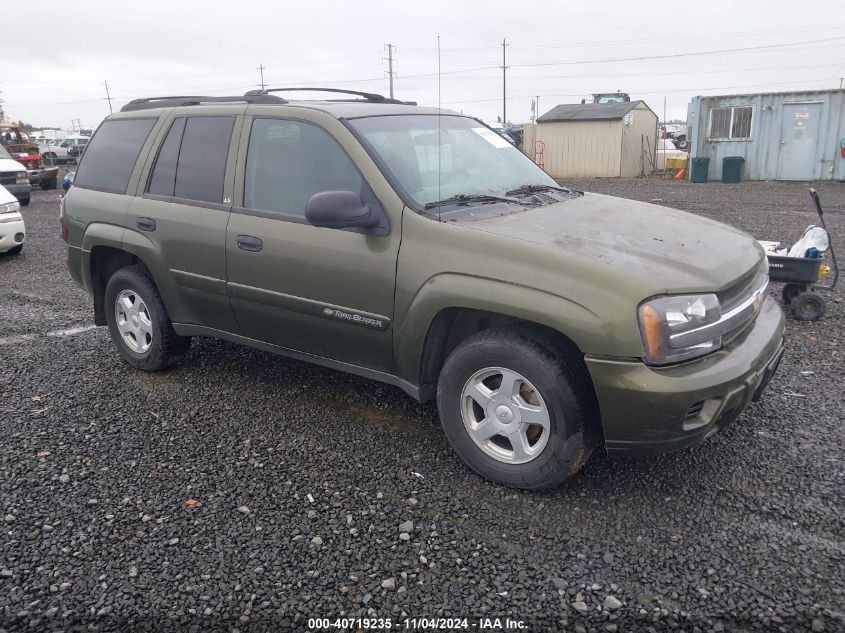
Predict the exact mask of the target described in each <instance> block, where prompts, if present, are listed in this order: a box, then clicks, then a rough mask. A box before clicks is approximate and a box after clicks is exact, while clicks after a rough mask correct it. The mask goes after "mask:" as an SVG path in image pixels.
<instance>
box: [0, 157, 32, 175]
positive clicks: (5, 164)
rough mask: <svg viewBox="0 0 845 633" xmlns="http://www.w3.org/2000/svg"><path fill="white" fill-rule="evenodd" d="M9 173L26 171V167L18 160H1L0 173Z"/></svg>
mask: <svg viewBox="0 0 845 633" xmlns="http://www.w3.org/2000/svg"><path fill="white" fill-rule="evenodd" d="M7 171H26V167H24V166H23V165H21V164H20V163H19V162H18V161H16V160H11V159H9V158H0V172H7Z"/></svg>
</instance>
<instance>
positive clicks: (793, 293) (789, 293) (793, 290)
mask: <svg viewBox="0 0 845 633" xmlns="http://www.w3.org/2000/svg"><path fill="white" fill-rule="evenodd" d="M803 290H804V287H803V286H802V285H801V284H786V285H785V286H784V287H783V291H782V292H781V297H782V298H783V302H784V303H785V304H786V305H789V304H790V303H792V300H793V299H795V297H797V296H798V295H799V294H800V293H801V292H802V291H803Z"/></svg>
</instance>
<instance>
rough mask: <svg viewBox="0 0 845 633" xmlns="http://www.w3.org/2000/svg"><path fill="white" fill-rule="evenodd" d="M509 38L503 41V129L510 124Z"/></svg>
mask: <svg viewBox="0 0 845 633" xmlns="http://www.w3.org/2000/svg"><path fill="white" fill-rule="evenodd" d="M507 42H508V40H507V38H505V39H503V40H502V127H503V128H505V127H506V126H507V124H508V77H507V73H508V64H507V47H508V43H507Z"/></svg>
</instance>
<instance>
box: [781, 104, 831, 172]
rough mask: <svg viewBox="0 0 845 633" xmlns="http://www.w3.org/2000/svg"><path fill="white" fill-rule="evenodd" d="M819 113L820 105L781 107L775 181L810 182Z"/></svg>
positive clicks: (789, 105) (813, 164)
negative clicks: (776, 177) (781, 117)
mask: <svg viewBox="0 0 845 633" xmlns="http://www.w3.org/2000/svg"><path fill="white" fill-rule="evenodd" d="M821 111H822V104H821V103H801V104H797V103H791V104H790V103H788V104H785V105H784V106H783V120H782V121H781V127H780V155H779V156H778V180H812V179H813V177H814V174H815V169H816V143H817V142H818V138H819V123H820V119H821Z"/></svg>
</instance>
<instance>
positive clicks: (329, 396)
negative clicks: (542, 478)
mask: <svg viewBox="0 0 845 633" xmlns="http://www.w3.org/2000/svg"><path fill="white" fill-rule="evenodd" d="M571 184H573V185H576V186H579V187H583V188H587V189H590V190H593V191H600V192H606V193H612V194H616V195H622V196H627V197H633V198H638V199H641V200H646V201H652V202H657V203H659V204H668V205H673V206H677V207H680V208H685V209H689V210H692V211H695V212H698V213H702V214H704V215H707V216H709V217H713V218H716V219H720V220H722V221H726V222H729V223H731V224H734V225H736V226H739V227H741V228H743V229H746V230H749V231H751V232H753V233H754V234H755V235H756V236H757V237H760V238H769V239H784V240H794V239H797V237H798V236H799V235H800V233H801V232H802V231H803V229H804V228H805V226H806V225H807V224H810V223H811V222H812V221H813V217H814V216H813V214H812V210H811V207H810V206H809V202H810V201H809V197H808V196H807V195H806V193H805V189H804V187H803V186H801V185H798V184H783V183H781V184H771V183H749V184H742V185H732V186H727V185H724V186H723V185H720V184H708V185H698V186H695V185H690V184H687V183H675V182H671V181H668V182H667V181H660V180H621V181H589V182H586V183H571ZM819 190H820V194H821V195H822V198H823V200H824V201H825V202H826V206H827V209H828V211H829V215H828V223H829V226H830V228H831V231H832V233H833V234H834V236H836V237H838V238H839V239H838V241H837V244H838V245H840V248H841V249H842V252H843V257H845V244H843V243H842V241H841V236H842V235H845V222H844V221H843V219H845V188H843V186H842V185H825V186H822V187H820V188H819ZM57 199H58V196H57V195H56V194H54V193H53V192H48V193H42V192H35V193H34V195H33V202H32V204H31V205H30V206H29V207H26V208H25V209H24V210H23V212H24V215H25V218H26V220H27V228H28V232H29V241H28V242H27V245H26V246H25V247H24V251H23V253H22V254H21V255H20V256H19V257H18V258H16V259H11V258H7V257H2V256H0V392H2V399H0V629H3V630H7V631H18V630H26V631H41V630H86V631H112V630H115V631H116V630H126V629H132V630H171V629H176V628H183V629H186V630H211V629H221V630H234V629H237V630H240V631H252V630H256V631H258V630H267V629H272V630H290V629H293V630H303V629H305V628H306V627H307V624H308V618H309V617H328V618H332V619H334V618H336V617H344V616H345V617H358V616H360V617H368V616H369V617H391V618H393V620H394V622H395V621H397V620H403V619H404V618H405V617H409V618H410V617H417V618H419V617H423V616H426V617H434V616H452V617H466V618H469V624H472V623H473V622H475V623H477V622H478V618H485V617H489V618H495V617H499V618H505V617H510V618H511V619H519V620H523V621H525V622H526V623H528V625H529V627H530V630H543V631H545V630H567V631H598V632H603V631H607V632H612V631H632V630H644V631H651V630H656V631H663V630H684V631H711V630H712V631H721V630H724V631H733V630H743V631H745V630H759V629H762V630H774V631H784V632H789V631H799V630H808V631H809V630H812V631H837V630H839V631H841V630H843V629H845V607H843V604H845V545H843V534H845V509H844V508H843V498H845V466H843V464H845V459H843V458H845V450H843V447H845V428H844V427H843V424H842V419H843V396H842V386H841V385H842V383H843V380H845V371H844V370H845V364H843V358H842V356H843V353H845V351H843V350H845V345H843V343H845V339H844V338H843V335H845V329H843V322H842V316H843V309H842V308H843V304H842V303H841V298H842V293H841V292H839V293H838V294H837V296H836V298H835V301H831V302H830V303H829V305H828V316H827V317H826V318H825V319H824V320H823V321H820V322H818V323H811V324H807V323H798V322H795V321H793V320H789V321H788V326H787V331H788V337H789V338H788V344H787V345H788V348H787V356H786V358H785V359H784V361H783V363H782V364H781V367H780V369H779V371H778V373H777V374H776V376H775V377H774V379H773V381H772V383H771V385H770V387H769V390H768V393H767V395H766V397H765V398H764V399H763V401H762V402H760V403H758V404H756V405H753V406H752V407H751V408H750V409H749V410H748V411H747V412H746V413H745V414H744V415H743V416H742V417H741V418H740V419H739V420H738V422H737V423H736V424H735V425H733V426H732V427H730V428H729V429H727V430H726V431H725V432H724V433H722V434H720V435H718V436H716V437H713V438H711V439H710V440H708V441H706V442H704V443H703V444H701V445H699V446H696V447H694V448H692V449H690V450H686V451H684V452H681V453H678V454H672V455H666V456H660V457H653V458H644V459H636V460H635V459H614V460H612V461H611V460H609V459H607V458H606V457H603V456H600V455H596V456H594V457H593V458H592V459H591V460H590V462H589V463H588V465H587V467H586V468H585V469H584V470H583V472H581V473H580V474H579V475H577V476H576V477H574V478H573V479H572V480H571V481H570V482H569V483H568V484H567V485H565V486H563V487H561V488H560V489H558V490H554V491H551V492H547V493H542V494H537V493H533V494H531V493H521V492H515V491H513V490H509V489H505V488H501V487H497V486H494V485H491V484H488V483H485V482H484V481H481V480H480V479H479V478H478V477H476V476H475V475H474V474H473V473H471V472H470V471H468V470H467V469H466V468H465V467H463V466H462V465H461V463H460V462H459V460H458V459H457V457H456V456H455V455H454V454H453V453H452V452H451V451H450V449H449V447H448V446H447V444H446V440H445V439H444V437H443V435H442V433H441V431H440V429H439V422H438V420H437V415H436V410H435V408H434V407H433V406H431V405H426V406H421V405H419V404H417V403H415V402H414V401H413V400H411V399H410V398H408V397H407V396H405V395H404V394H403V393H402V392H401V391H399V390H398V389H395V388H393V387H389V386H385V385H381V384H378V383H374V382H370V381H367V380H364V379H361V378H356V377H353V376H348V375H344V374H340V373H337V372H334V371H330V370H327V369H322V368H318V367H314V366H309V365H305V364H302V363H299V362H295V361H290V360H286V359H282V358H278V357H274V356H272V355H270V354H267V353H264V352H260V351H255V350H250V349H245V348H240V347H237V346H235V345H231V344H228V343H224V342H220V341H212V340H202V339H200V340H195V341H194V345H193V346H192V348H191V352H190V354H189V356H188V358H187V359H186V361H185V362H184V363H183V364H181V365H180V366H178V367H176V368H174V369H173V370H172V371H169V372H165V373H159V374H145V373H140V372H135V371H132V370H130V369H128V368H127V367H126V366H125V365H124V364H122V363H121V361H120V360H119V359H118V356H117V354H116V353H115V352H114V351H113V349H112V346H111V342H110V340H109V338H108V334H107V332H106V331H105V330H104V329H102V328H98V329H93V330H89V331H85V332H82V333H78V334H75V335H70V336H48V335H47V333H48V332H52V331H54V330H57V329H67V328H72V327H76V326H84V325H89V324H90V323H91V322H92V316H91V310H90V307H89V299H88V297H87V295H85V294H84V293H83V292H82V291H81V290H79V289H78V288H77V287H76V286H75V285H73V283H72V281H71V280H70V278H69V276H68V274H67V271H66V268H65V263H64V257H65V254H64V248H63V244H62V242H61V240H60V237H59V229H58V222H57V218H56V210H57ZM771 292H772V293H773V294H774V295H775V296H779V292H780V288H779V287H773V288H772V290H771ZM21 335H26V336H25V337H24V340H22V341H21V342H17V343H16V342H14V339H12V337H16V336H21ZM10 340H12V342H9V341H10ZM394 629H395V630H398V629H397V628H396V627H394Z"/></svg>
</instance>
